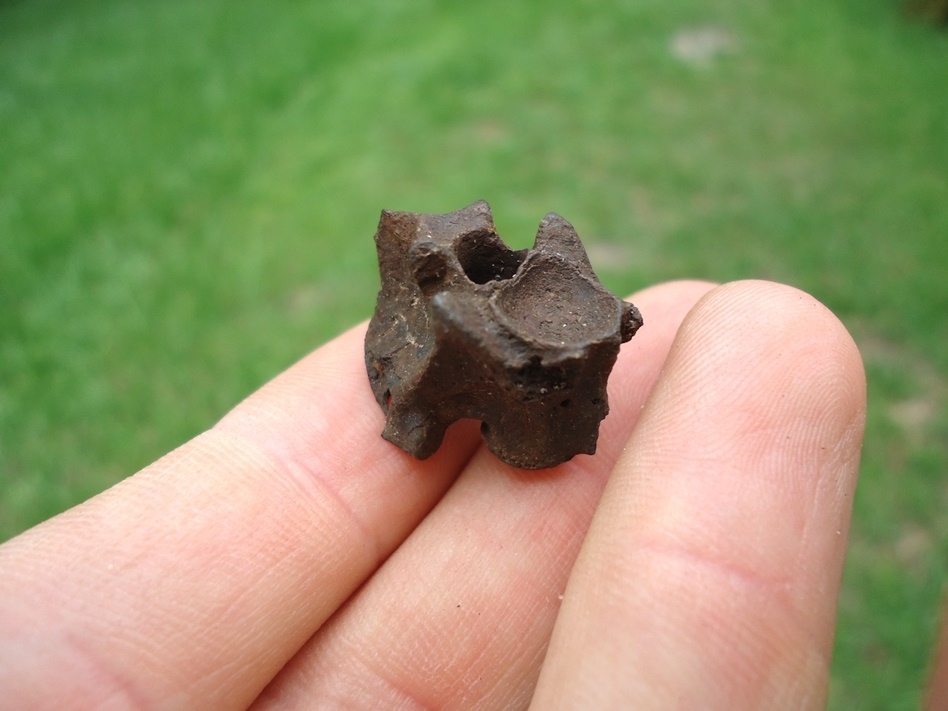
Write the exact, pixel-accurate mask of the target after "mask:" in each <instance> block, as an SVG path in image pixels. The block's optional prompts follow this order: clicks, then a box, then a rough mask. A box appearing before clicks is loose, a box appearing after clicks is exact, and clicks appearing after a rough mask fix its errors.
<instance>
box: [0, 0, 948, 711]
mask: <svg viewBox="0 0 948 711" xmlns="http://www.w3.org/2000/svg"><path fill="white" fill-rule="evenodd" d="M701 28H712V29H713V34H712V35H711V36H712V37H717V38H718V41H719V42H720V43H721V45H722V46H721V48H720V49H721V51H720V52H719V53H717V54H715V55H714V56H712V57H709V58H705V59H700V58H699V59H687V58H682V57H680V56H676V53H675V51H674V47H675V46H676V45H675V39H676V38H678V39H679V40H681V39H682V38H684V39H688V37H691V38H692V39H694V38H695V37H698V38H700V37H701V36H702V35H700V33H699V34H698V35H694V34H692V35H688V34H687V33H688V32H691V31H693V30H696V29H701ZM682 32H685V33H686V34H684V35H682V34H681V33H682ZM946 87H948V35H946V33H945V32H943V31H939V30H937V29H936V28H934V27H932V26H929V25H925V24H922V23H917V22H911V21H908V20H906V18H905V17H904V16H903V15H902V13H901V11H900V7H899V5H898V4H897V3H896V2H895V1H894V0H823V1H818V0H796V1H793V2H785V3H762V2H759V0H716V1H715V2H712V3H708V2H698V1H697V0H681V1H679V2H676V3H667V2H661V1H659V0H625V1H619V0H617V1H615V2H612V3H608V4H607V3H593V2H584V1H581V0H577V1H574V2H566V1H565V0H556V1H553V0H550V1H548V2H546V3H513V2H509V0H508V1H501V0H485V1H484V2H480V3H466V2H459V1H453V2H437V3H436V2H424V1H417V0H412V1H411V2H409V1H408V0H385V1H382V0H378V1H377V2H367V3H354V2H342V1H337V0H321V1H320V2H302V1H291V2H286V3H282V4H280V5H279V6H275V5H273V4H270V3H264V2H262V1H260V0H248V1H246V2H242V3H225V2H222V1H220V0H187V1H185V0H163V2H161V3H152V2H146V1H145V0H125V1H121V0H73V2H69V3H67V2H63V1H61V0H6V1H0V540H3V539H5V538H7V537H9V536H12V535H14V534H16V533H17V532H19V531H21V530H23V529H24V528H26V527H28V526H30V525H32V524H34V523H36V522H38V521H40V520H42V519H44V518H46V517H48V516H51V515H53V514H55V513H57V512H58V511H61V510H62V509H64V508H66V507H68V506H70V505H73V504H74V503H76V502H78V501H80V500H82V499H84V498H86V497H88V496H91V495H93V494H95V493H96V492H98V491H101V490H102V489H104V488H105V487H107V486H109V485H111V484H112V483H114V482H115V481H117V480H119V479H120V478H122V477H124V476H127V475H128V474H129V473H131V472H133V471H135V470H136V469H137V468H139V467H141V466H143V465H144V464H146V463H148V462H149V461H151V460H153V459H154V458H156V457H157V456H159V455H160V454H162V453H164V452H165V451H167V450H168V449H170V448H172V447H174V446H176V445H178V444H180V443H181V442H182V441H184V440H186V439H188V438H189V437H191V436H193V435H194V434H196V433H197V432H199V431H201V430H203V429H205V428H206V427H208V426H209V425H210V424H212V423H213V422H214V421H215V420H216V419H217V418H218V417H220V416H221V415H222V414H223V413H224V412H225V411H226V410H227V409H229V407H231V406H232V405H233V404H234V403H236V402H237V401H239V400H240V399H241V398H242V397H243V396H245V395H246V394H248V393H249V392H250V391H251V390H253V389H254V388H255V387H257V386H258V385H260V384H261V383H262V382H264V381H265V380H267V379H268V378H270V377H272V376H273V375H274V374H275V373H277V372H278V371H279V370H281V369H282V368H284V367H285V366H287V365H288V364H290V363H291V362H293V361H294V360H296V359H297V358H299V357H300V356H301V355H303V354H304V353H305V352H307V351H309V350H310V349H312V348H313V347H315V346H316V345H318V344H319V343H321V342H323V341H325V340H327V339H328V338H330V337H331V336H332V335H334V334H335V333H337V332H338V331H340V330H341V329H343V328H345V327H347V326H349V325H351V324H353V323H355V322H356V321H358V320H361V319H363V318H366V317H368V316H369V315H370V313H371V310H372V307H373V304H374V296H375V291H376V289H377V272H376V264H375V254H374V250H373V247H372V242H371V237H372V234H373V233H374V229H375V226H376V223H377V220H378V212H379V210H380V209H381V208H383V207H386V208H392V209H402V210H417V211H425V212H445V211H449V210H453V209H456V208H458V207H461V206H463V205H466V204H468V203H470V202H472V201H474V200H475V199H478V198H486V199H487V200H489V201H490V202H491V205H492V207H493V208H494V214H495V219H496V221H497V225H498V228H499V231H500V233H501V234H502V235H503V236H504V237H505V239H506V240H507V241H508V243H510V244H512V245H513V246H515V247H517V248H521V247H525V246H529V245H530V244H531V243H532V237H533V235H534V233H535V230H536V225H537V222H538V221H539V219H540V218H541V217H542V215H543V214H545V213H546V212H547V211H550V210H555V211H557V212H559V213H561V214H563V215H564V216H565V217H567V218H568V219H569V220H571V221H572V222H573V223H574V224H575V225H576V227H577V229H578V231H579V233H580V234H581V235H582V236H583V239H584V240H585V241H586V242H587V244H588V246H589V249H590V254H591V257H592V260H593V263H594V266H595V267H596V268H597V270H598V271H599V273H600V276H601V277H602V278H603V281H604V282H605V283H606V285H607V286H608V287H610V288H611V289H613V290H615V291H617V292H619V293H627V292H629V291H631V290H633V289H636V288H639V287H642V286H645V285H647V284H649V283H652V282H655V281H659V280H665V279H671V278H677V277H706V278H710V279H715V280H729V279H736V278H744V277H763V278H770V279H777V280H780V281H784V282H788V283H791V284H794V285H796V286H799V287H801V288H803V289H806V290H808V291H810V292H812V293H813V294H814V295H815V296H817V297H818V298H820V299H821V300H822V301H824V302H825V303H826V304H827V305H829V306H830V307H831V308H832V309H834V310H835V311H836V312H837V313H838V314H839V315H840V317H841V318H842V319H843V320H844V321H845V322H846V323H847V325H848V326H849V327H850V329H851V330H852V332H853V333H854V335H855V336H856V338H857V341H858V342H859V343H860V346H861V348H862V351H863V355H864V358H865V360H866V366H867V370H868V374H869V381H870V412H869V422H868V430H867V437H866V447H865V453H864V461H863V469H862V479H861V482H860V488H859V491H858V493H857V498H856V503H855V517H854V522H853V533H852V545H851V549H850V554H849V558H848V561H847V568H846V574H845V580H844V589H843V593H842V596H841V600H840V623H839V630H838V634H837V643H836V649H835V656H834V661H833V668H832V672H833V679H832V686H831V704H830V705H831V708H834V709H911V708H915V707H916V706H917V704H918V700H919V694H920V689H921V688H922V686H923V684H924V678H925V668H926V663H927V658H928V654H929V651H930V646H931V644H932V640H933V636H934V629H935V625H936V619H937V607H938V599H939V595H940V592H941V589H942V586H943V584H944V582H945V580H946V572H948V571H946V553H948V516H946V514H945V512H946V510H948V508H946V505H948V480H946V477H945V473H946V471H948V404H946V391H948V383H946V376H945V373H946V372H948V348H946V347H945V344H946V342H948V318H946V315H948V286H946V283H948V279H946V271H948V267H946V264H948V187H946V185H948V182H946V181H948V88H946Z"/></svg>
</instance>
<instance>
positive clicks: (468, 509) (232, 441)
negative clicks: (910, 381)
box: [0, 282, 865, 710]
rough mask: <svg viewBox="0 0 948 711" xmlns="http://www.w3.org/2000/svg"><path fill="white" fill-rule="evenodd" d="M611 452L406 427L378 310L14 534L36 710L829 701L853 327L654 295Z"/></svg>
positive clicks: (814, 704)
mask: <svg viewBox="0 0 948 711" xmlns="http://www.w3.org/2000/svg"><path fill="white" fill-rule="evenodd" d="M632 300H633V301H634V303H635V304H636V305H638V306H639V307H640V308H641V310H642V313H643V315H644V317H645V327H643V329H642V330H641V331H640V332H639V334H638V335H636V337H635V338H634V339H632V341H630V342H629V343H628V344H626V345H624V346H623V348H622V352H621V355H620V357H619V361H618V363H617V365H616V367H615V370H614V371H613V374H612V377H611V379H610V383H609V398H610V405H611V413H610V415H609V416H608V417H607V418H606V420H605V421H604V422H603V425H602V430H601V436H600V443H599V451H598V453H597V454H596V455H595V456H592V457H590V456H585V455H583V456H579V457H576V458H575V459H574V460H573V461H571V462H568V463H566V464H564V465H562V466H560V467H557V468H556V469H551V470H544V471H539V472H524V471H520V470H516V469H512V468H511V467H508V466H506V465H504V464H502V463H501V462H499V461H498V460H497V459H496V458H495V457H494V456H493V455H491V454H490V453H489V452H487V451H486V450H485V449H484V448H483V447H480V446H479V444H480V441H479V435H478V432H477V427H476V425H475V424H474V423H459V424H458V425H456V426H455V427H453V428H452V429H451V430H450V431H449V433H448V437H447V438H446V440H445V443H444V445H443V446H442V448H441V449H440V450H439V451H438V453H437V454H436V455H435V456H434V457H432V458H431V459H429V460H427V461H424V462H418V461H416V460H414V459H412V458H411V457H409V456H408V455H406V454H404V453H403V452H401V451H400V450H398V449H397V448H395V447H394V446H393V445H391V444H389V443H387V442H385V441H384V440H382V439H381V438H380V437H379V433H380V431H381V429H382V425H383V422H384V418H383V415H382V412H381V410H380V409H379V407H378V405H377V404H376V403H375V401H374V399H373V397H372V393H371V391H370V389H369V385H368V381H367V378H366V375H365V371H364V366H363V361H362V338H363V334H364V325H363V326H361V327H358V328H355V329H353V330H351V331H349V332H347V333H345V334H343V335H342V336H340V337H339V338H337V339H336V340H334V341H333V342H331V343H329V344H328V345H326V346H324V347H323V348H321V349H319V350H317V351H316V352H314V353H313V354H311V355H310V356H308V357H307V358H305V359H304V360H302V361H301V362H299V363H298V364H296V365H295V366H293V367H292V368H290V369H289V370H288V371H286V372H285V373H283V374H282V375H280V376H278V377H277V378H276V379H275V380H273V381H272V382H271V383H269V384H268V385H266V386H265V387H264V388H262V389H261V390H260V391H258V392H257V393H255V394H254V395H252V396H251V397H249V398H248V399H247V400H246V401H245V402H243V403H241V404H240V405H239V406H238V407H237V408H235V409H234V410H233V411H232V412H231V413H230V414H229V415H227V416H226V417H225V418H224V419H223V420H222V421H221V422H220V423H219V424H218V425H216V426H215V427H214V428H212V429H211V430H209V431H208V432H206V433H204V434H202V435H200V436H198V437H196V438H195V439H194V440H192V441H191V442H188V443H187V444H185V445H183V446H182V447H180V448H178V449H176V450H175V451H173V452H171V453H170V454H168V455H167V456H165V457H164V458H162V459H160V460H159V461H157V462H156V463H154V464H153V465H151V466H149V467H147V468H146V469H144V470H143V471H141V472H139V473H138V474H136V475H134V476H132V477H130V478H128V479H126V480H125V481H123V482H122V483H120V484H119V485H117V486H116V487H113V488H112V489H110V490H108V491H106V492H104V493H102V494H100V495H99V496H96V497H95V498H93V499H91V500H89V501H87V502H86V503H84V504H82V505H80V506H77V507H76V508H74V509H72V510H70V511H67V512H66V513H63V514H61V515H59V516H57V517H55V518H53V519H51V520H49V521H47V522H45V523H43V524H41V525H39V526H37V527H35V528H34V529H32V530H30V531H27V532H26V533H24V534H22V535H20V536H18V537H16V538H14V539H13V540H11V541H9V542H7V543H6V544H4V545H3V546H0V697H2V698H3V699H4V703H6V704H8V705H9V708H17V709H57V710H58V709H95V708H101V709H125V708H132V709H244V708H253V709H277V708H280V709H295V708H299V709H307V708H320V709H324V708H328V709H333V708H348V709H369V708H381V709H442V708H443V709H516V708H527V707H530V708H533V709H600V710H609V709H628V708H635V709H697V708H701V709H735V708H740V709H771V708H772V709H791V708H792V709H817V708H822V707H823V706H824V705H825V700H826V695H827V686H828V667H829V660H830V653H831V649H832V641H833V632H834V624H835V616H836V601H837V594H838V590H839V583H840V577H841V574H842V565H843V559H844V554H845V549H846V538H847V531H848V528H849V518H850V512H851V507H852V500H853V492H854V488H855V484H856V477H857V472H858V464H859V451H860V445H861V441H862V432H863V425H864V419H865V380H864V375H863V367H862V362H861V360H860V357H859V353H858V350H857V349H856V346H855V345H854V344H853V341H852V339H851V338H850V336H849V334H848V333H847V332H846V329H845V328H844V327H843V326H842V325H841V324H840V322H839V321H838V320H837V319H836V317H835V316H833V315H832V314H831V313H830V312H829V311H828V310H827V309H826V308H825V307H823V306H822V305H821V304H820V303H819V302H817V301H816V300H814V299H813V298H812V297H810V296H808V295H806V294H804V293H802V292H800V291H797V290H794V289H791V288H789V287H785V286H780V285H777V284H773V283H768V282H739V283H733V284H727V285H724V286H721V287H714V286H713V285H711V284H706V283H699V282H676V283H671V284H663V285H659V286H656V287H652V288H650V289H647V290H645V291H643V292H641V293H639V294H636V295H634V296H633V297H632Z"/></svg>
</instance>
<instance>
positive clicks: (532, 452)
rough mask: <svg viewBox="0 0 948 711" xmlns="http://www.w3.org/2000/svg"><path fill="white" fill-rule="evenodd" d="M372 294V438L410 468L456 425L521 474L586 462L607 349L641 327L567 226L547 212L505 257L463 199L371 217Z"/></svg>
mask: <svg viewBox="0 0 948 711" xmlns="http://www.w3.org/2000/svg"><path fill="white" fill-rule="evenodd" d="M375 243H376V246H377V248H378V257H379V272H380V273H381V278H382V288H381V290H380V291H379V295H378V302H377V304H376V309H375V315H374V316H373V317H372V321H371V323H370V324H369V330H368V333H367V334H366V338H365V364H366V369H367V371H368V374H369V381H370V382H371V384H372V390H373V392H374V393H375V398H376V399H377V400H378V402H379V405H381V406H382V410H383V411H384V412H385V415H386V423H385V429H384V431H383V432H382V436H383V437H384V438H385V439H387V440H388V441H389V442H392V443H393V444H396V445H398V446H399V447H401V448H402V449H403V450H405V451H406V452H408V453H409V454H411V455H413V456H415V457H417V458H418V459H426V458H427V457H429V456H431V455H432V454H434V452H435V451H436V450H437V449H438V447H439V446H441V441H442V439H443V437H444V432H445V429H446V428H447V427H448V425H450V424H451V423H452V422H454V421H456V420H459V419H461V418H466V417H469V418H474V419H477V420H480V421H481V422H482V425H481V432H482V434H483V436H484V441H485V442H486V443H487V447H488V448H489V449H490V450H491V451H492V452H493V453H494V454H496V455H497V456H498V457H499V458H500V459H502V460H503V461H505V462H507V463H509V464H512V465H514V466H517V467H520V468H522V469H542V468H544V467H552V466H555V465H557V464H560V463H562V462H565V461H567V460H568V459H571V458H572V457H573V456H574V455H576V454H579V453H584V454H594V453H595V451H596V440H597V439H598V437H599V423H600V422H601V421H602V418H603V417H605V416H606V413H608V411H609V406H608V403H607V400H606V380H607V379H608V377H609V372H610V371H611V370H612V366H613V365H614V363H615V361H616V357H617V356H618V354H619V345H620V344H621V343H623V342H624V341H627V340H629V339H630V338H632V336H633V335H634V334H635V332H636V331H637V330H638V329H639V327H640V326H641V325H642V316H641V315H640V314H639V310H638V309H637V308H636V307H635V306H633V305H632V304H629V303H626V302H623V301H621V300H619V299H618V298H616V297H615V296H613V295H612V294H611V293H610V292H608V291H606V289H605V288H603V286H602V284H600V282H599V280H598V279H597V278H596V275H595V274H594V273H593V270H592V266H590V264H589V259H588V257H587V256H586V251H585V250H584V249H583V245H582V243H581V242H580V240H579V236H578V235H577V234H576V231H575V230H574V229H573V226H572V225H570V223H569V222H567V221H566V220H564V219H563V218H562V217H560V216H559V215H556V214H553V213H550V214H549V215H547V216H546V217H545V218H543V221H542V222H541V223H540V228H539V230H538V231H537V237H536V242H535V244H534V246H533V249H529V250H526V249H524V250H520V251H513V250H511V249H509V248H508V247H507V245H505V244H504V242H503V241H502V240H501V239H500V237H499V236H498V235H497V232H496V230H495V229H494V221H493V218H492V217H491V212H490V207H489V206H488V205H487V203H486V202H483V201H481V202H477V203H474V204H473V205H470V206H468V207H466V208H464V209H463V210H458V211H457V212H452V213H450V214H447V215H423V214H416V213H410V212H389V211H383V212H382V217H381V220H380V221H379V227H378V231H377V232H376V234H375Z"/></svg>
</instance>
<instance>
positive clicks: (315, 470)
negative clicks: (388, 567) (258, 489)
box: [210, 425, 384, 568]
mask: <svg viewBox="0 0 948 711" xmlns="http://www.w3.org/2000/svg"><path fill="white" fill-rule="evenodd" d="M210 432H212V433H215V435H216V436H220V437H224V438H225V440H226V441H225V442H224V443H223V444H222V445H221V449H222V451H226V449H227V448H231V449H232V448H233V447H234V444H235V442H234V441H233V440H234V439H235V437H234V435H233V434H231V433H230V432H228V431H227V429H226V426H225V427H221V425H218V426H217V427H215V428H214V429H212V430H211V431H210ZM266 442H267V440H263V441H261V442H254V443H253V444H252V445H251V446H252V453H255V454H259V455H260V456H262V457H263V458H264V459H265V461H267V462H269V463H270V464H271V465H272V467H273V468H272V469H271V470H270V471H269V473H270V475H271V476H274V477H276V478H277V481H280V482H282V483H283V484H284V485H287V486H288V487H289V488H290V490H291V491H294V492H296V493H297V494H299V495H300V496H299V497H297V498H296V500H303V501H306V502H308V505H307V508H306V513H307V515H309V516H310V517H311V520H310V521H309V525H310V526H312V525H313V524H317V526H318V529H319V530H320V531H321V532H323V533H324V534H326V536H327V539H328V541H329V542H332V543H335V542H337V541H340V540H343V539H344V538H345V531H346V530H347V528H351V529H354V531H355V535H356V537H357V539H358V545H354V544H353V542H352V541H351V540H350V541H347V543H348V547H349V548H350V549H351V550H357V549H358V550H362V551H364V552H365V553H366V556H367V558H368V561H369V563H370V565H371V567H372V568H374V567H376V566H377V565H378V564H379V563H380V562H381V560H382V559H383V558H384V555H383V551H382V541H381V536H380V535H379V532H378V531H376V530H374V529H373V528H371V527H370V526H368V525H367V523H366V522H365V521H363V520H362V518H361V517H360V516H359V515H358V514H357V513H356V512H355V510H354V509H353V507H352V506H351V505H350V503H349V502H347V501H346V500H345V497H343V496H342V494H341V493H340V492H338V491H337V490H336V489H335V488H334V487H333V486H332V485H331V484H330V483H329V482H328V481H327V480H326V479H325V478H324V477H322V476H321V475H320V473H319V466H317V465H315V463H304V462H302V461H300V460H299V458H297V457H294V456H292V455H289V456H287V455H286V454H285V453H283V452H281V450H280V449H279V448H277V447H268V446H266ZM252 453H250V452H245V453H244V456H245V457H246V460H247V463H248V464H253V460H254V457H253V456H252ZM317 462H318V463H319V464H321V463H322V461H321V460H317ZM254 468H257V469H261V467H259V465H257V466H255V467H254ZM347 523H348V524H349V526H346V524H347ZM337 548H340V546H336V545H333V546H329V547H328V549H329V550H333V549H337Z"/></svg>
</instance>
